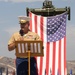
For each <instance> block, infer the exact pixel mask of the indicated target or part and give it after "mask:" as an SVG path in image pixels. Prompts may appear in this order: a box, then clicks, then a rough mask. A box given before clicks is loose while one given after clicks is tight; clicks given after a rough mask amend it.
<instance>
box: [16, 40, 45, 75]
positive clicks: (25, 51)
mask: <svg viewBox="0 0 75 75" xmlns="http://www.w3.org/2000/svg"><path fill="white" fill-rule="evenodd" d="M15 44H16V57H20V58H28V75H30V57H36V56H44V52H43V41H40V40H38V41H37V40H27V41H15Z"/></svg>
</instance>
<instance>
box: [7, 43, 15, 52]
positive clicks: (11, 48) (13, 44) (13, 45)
mask: <svg viewBox="0 0 75 75" xmlns="http://www.w3.org/2000/svg"><path fill="white" fill-rule="evenodd" d="M14 49H15V43H12V44H10V45H8V50H9V51H12V50H14Z"/></svg>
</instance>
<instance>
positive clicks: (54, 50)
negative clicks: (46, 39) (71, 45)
mask: <svg viewBox="0 0 75 75" xmlns="http://www.w3.org/2000/svg"><path fill="white" fill-rule="evenodd" d="M55 54H56V42H53V60H52V63H53V64H52V75H55V56H56V55H55Z"/></svg>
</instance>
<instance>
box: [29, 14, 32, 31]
mask: <svg viewBox="0 0 75 75" xmlns="http://www.w3.org/2000/svg"><path fill="white" fill-rule="evenodd" d="M29 16H30V17H32V13H29ZM30 30H31V31H32V20H30Z"/></svg>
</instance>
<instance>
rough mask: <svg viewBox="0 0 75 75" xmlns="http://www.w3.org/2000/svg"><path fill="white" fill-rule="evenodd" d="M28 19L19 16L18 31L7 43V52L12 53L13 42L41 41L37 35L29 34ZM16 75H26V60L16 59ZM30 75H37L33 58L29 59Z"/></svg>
mask: <svg viewBox="0 0 75 75" xmlns="http://www.w3.org/2000/svg"><path fill="white" fill-rule="evenodd" d="M30 20H31V18H30V17H27V16H19V24H20V30H19V31H18V32H15V33H14V34H13V35H12V36H11V38H10V39H9V41H8V50H9V51H12V50H14V49H15V48H16V46H15V41H25V40H41V39H40V37H39V35H38V34H37V33H34V32H31V31H30V29H29V21H30ZM16 71H17V75H28V58H27V57H25V58H18V57H17V58H16ZM30 75H38V71H37V64H36V59H35V57H30Z"/></svg>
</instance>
